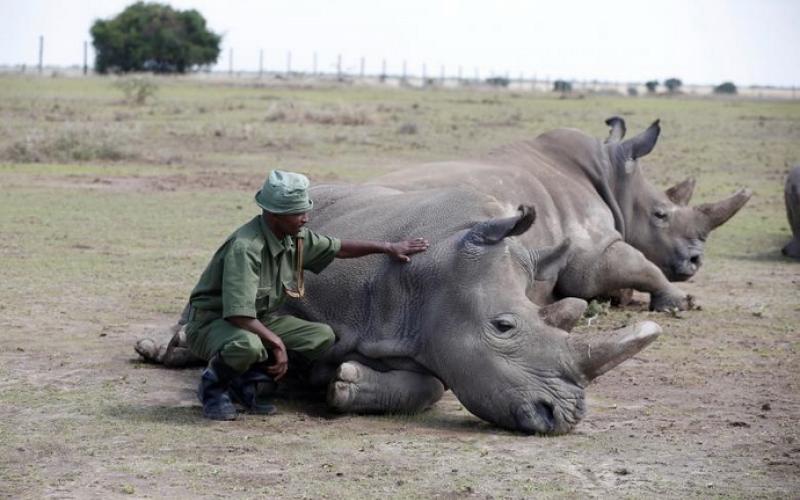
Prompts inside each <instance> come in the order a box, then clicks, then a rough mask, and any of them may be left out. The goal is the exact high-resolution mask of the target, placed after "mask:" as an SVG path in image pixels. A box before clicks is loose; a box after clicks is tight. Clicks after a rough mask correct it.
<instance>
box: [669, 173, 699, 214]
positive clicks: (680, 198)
mask: <svg viewBox="0 0 800 500" xmlns="http://www.w3.org/2000/svg"><path fill="white" fill-rule="evenodd" d="M694 185H695V180H694V177H689V178H687V179H685V180H683V181H681V182H679V183H677V184H675V185H674V186H672V187H671V188H669V189H667V191H666V193H667V198H669V199H670V201H671V202H672V203H674V204H676V205H680V206H682V207H685V206H686V205H688V204H689V200H691V199H692V195H693V194H694Z"/></svg>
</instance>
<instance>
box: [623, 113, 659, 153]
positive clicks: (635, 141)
mask: <svg viewBox="0 0 800 500" xmlns="http://www.w3.org/2000/svg"><path fill="white" fill-rule="evenodd" d="M659 121H660V120H656V121H654V122H653V124H652V125H650V126H649V127H647V130H645V131H644V132H642V133H641V134H639V135H637V136H636V137H631V138H630V139H628V140H627V141H624V142H622V143H621V144H620V145H621V146H622V148H623V150H624V151H625V158H626V159H629V160H636V159H638V158H641V157H642V156H645V155H647V154H649V153H650V151H652V150H653V148H654V147H655V145H656V141H657V140H658V134H660V133H661V126H660V125H659Z"/></svg>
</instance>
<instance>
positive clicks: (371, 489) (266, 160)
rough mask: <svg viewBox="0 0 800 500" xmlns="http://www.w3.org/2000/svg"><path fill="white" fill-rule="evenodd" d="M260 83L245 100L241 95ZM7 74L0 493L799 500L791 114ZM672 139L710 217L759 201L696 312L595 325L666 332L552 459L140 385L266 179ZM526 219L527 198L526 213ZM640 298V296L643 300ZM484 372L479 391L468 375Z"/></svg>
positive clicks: (482, 434) (189, 373) (313, 405)
mask: <svg viewBox="0 0 800 500" xmlns="http://www.w3.org/2000/svg"><path fill="white" fill-rule="evenodd" d="M250 83H252V84H250ZM158 85H159V89H158V92H157V95H156V98H155V99H153V100H150V101H148V102H147V103H146V104H143V105H134V104H132V103H129V102H126V101H125V100H124V99H123V97H122V93H121V92H120V91H119V89H118V88H116V87H114V86H113V85H112V80H109V79H100V78H90V79H63V78H40V79H36V78H22V77H13V76H5V77H2V78H0V257H1V258H2V261H1V263H0V283H2V286H0V335H1V338H2V343H1V344H0V496H7V497H13V498H19V497H24V498H41V497H60V498H76V497H81V498H82V497H99V498H112V497H124V496H134V497H215V496H241V497H256V496H268V497H292V498H297V497H312V498H314V497H331V498H350V497H362V498H369V497H383V496H389V497H401V498H402V497H461V496H466V497H471V496H475V497H481V498H484V497H494V498H506V497H511V498H521V497H555V498H561V497H567V498H571V497H586V496H597V497H618V496H619V497H631V498H641V497H651V496H655V497H703V498H705V497H734V498H735V497H742V498H751V497H795V496H796V495H797V494H798V491H800V428H799V427H798V417H799V416H800V392H799V390H800V372H799V370H798V369H799V368H800V362H798V355H799V354H800V300H798V297H799V296H800V294H798V292H799V291H800V263H796V262H790V261H789V260H787V259H785V258H783V257H782V256H781V255H780V252H779V249H780V247H781V246H782V245H783V244H784V243H785V242H786V241H788V239H789V235H790V233H789V229H788V224H787V221H786V216H785V212H784V208H783V195H782V192H783V191H782V185H783V179H784V174H785V172H786V171H787V170H788V167H789V166H791V165H793V164H796V163H800V103H798V102H791V101H748V100H744V99H699V98H688V97H686V98H681V97H673V98H647V97H639V98H623V97H617V96H591V95H590V96H586V97H585V98H575V97H573V98H569V99H558V96H555V95H545V94H533V93H513V92H507V91H490V90H468V89H465V90H435V89H432V90H430V89H429V90H413V89H383V88H354V87H347V86H334V85H330V86H321V85H316V86H314V85H307V86H301V85H294V86H293V85H289V84H285V83H284V84H281V85H266V86H265V85H256V84H255V83H254V82H247V81H243V80H242V81H238V82H228V83H225V82H202V81H199V80H193V79H162V80H158ZM615 114H616V115H621V116H624V117H625V118H626V120H627V122H628V127H629V133H631V134H632V133H636V132H637V131H639V130H642V129H643V128H644V127H646V126H647V125H649V123H650V122H651V121H652V120H654V119H655V118H661V120H662V126H663V133H662V136H661V139H660V141H659V144H658V146H657V147H656V149H655V151H654V152H653V153H652V154H651V155H650V156H649V157H648V158H647V159H646V161H645V162H644V163H645V165H646V168H647V172H648V175H649V177H650V178H651V179H652V180H653V181H655V182H656V183H657V184H658V185H661V186H663V187H667V186H668V185H671V184H672V183H674V182H676V181H679V180H682V179H683V178H684V177H686V176H689V175H693V176H695V177H696V178H697V179H698V188H697V193H696V195H695V200H694V202H695V203H698V202H703V201H711V200H715V199H718V198H721V197H723V196H725V195H727V194H729V193H731V192H733V191H734V190H735V189H736V188H738V187H741V186H748V187H750V188H752V189H753V190H754V192H755V194H754V196H753V198H752V199H751V201H750V202H749V204H748V205H747V206H746V207H745V208H744V209H743V210H742V211H741V212H740V213H739V214H738V215H737V216H736V217H734V218H733V219H732V220H731V221H730V222H729V223H728V224H726V225H725V226H723V227H722V228H720V229H719V230H717V231H716V232H715V233H714V234H713V235H712V236H711V238H710V240H709V242H708V246H707V249H708V251H707V255H706V264H705V267H704V268H703V269H702V270H701V271H700V273H699V274H698V275H697V276H696V278H695V279H693V280H692V281H691V282H689V283H685V284H682V287H683V288H684V289H685V290H686V291H688V292H689V293H692V294H693V295H695V296H696V297H697V298H698V302H699V304H700V305H701V306H702V309H701V310H697V311H691V312H687V313H681V314H678V315H669V314H655V313H649V312H647V311H646V308H645V307H644V306H643V305H634V306H631V307H627V308H625V309H611V310H608V309H607V308H606V307H603V306H600V307H595V308H594V309H596V310H597V311H599V313H600V314H599V315H598V316H597V317H596V318H594V320H592V321H589V320H588V319H587V320H584V321H583V323H582V324H581V326H580V327H579V329H578V330H579V331H581V332H583V333H584V334H591V332H594V331H598V330H600V329H607V328H612V327H617V326H620V325H622V324H626V323H629V322H631V321H638V320H643V319H651V320H655V321H657V322H658V323H660V324H661V325H662V327H663V329H664V334H663V335H662V336H661V337H660V338H659V339H658V340H657V341H656V343H655V344H654V345H652V346H651V347H649V348H648V349H646V350H645V351H643V352H642V353H641V354H639V355H638V356H636V357H635V358H633V359H632V360H629V361H627V362H626V363H624V364H623V365H621V366H620V367H619V368H617V369H615V370H613V371H611V372H610V373H608V374H606V375H605V376H603V377H601V378H600V379H599V380H598V381H596V382H595V383H594V384H593V385H592V386H591V387H590V388H589V390H588V396H589V411H588V415H587V417H586V419H585V420H584V421H583V422H582V423H580V424H579V425H578V427H577V428H576V430H575V431H574V432H572V433H571V434H569V435H566V436H560V437H554V438H543V437H536V436H532V437H529V436H522V435H517V434H513V433H510V432H506V431H503V430H499V429H496V428H494V427H492V426H490V425H488V424H486V423H484V422H482V421H480V420H478V419H477V418H475V417H473V416H472V415H470V414H469V413H468V412H467V411H465V410H464V408H462V407H461V406H460V405H459V403H458V401H457V400H456V399H455V398H454V397H453V396H452V395H450V394H448V395H446V396H445V398H444V400H443V401H441V402H440V403H439V404H438V405H436V407H435V408H434V409H432V410H431V411H429V412H426V413H424V414H422V415H418V416H412V417H408V416H354V415H344V416H340V415H334V414H330V413H329V412H327V410H326V409H325V406H324V404H322V403H320V402H318V401H315V400H305V399H300V400H287V401H279V402H278V403H279V406H280V410H281V411H280V414H279V415H277V416H274V417H269V418H266V417H253V416H247V417H245V418H243V419H241V420H239V421H237V422H234V423H217V422H210V421H207V420H204V419H203V418H202V417H201V415H200V408H199V406H198V403H197V401H196V398H195V394H194V390H195V387H196V383H197V380H198V374H199V370H197V369H188V370H167V369H163V368H159V367H156V366H153V365H146V364H143V363H141V362H140V361H139V360H138V358H137V356H136V354H135V353H134V351H133V348H132V346H133V343H134V341H135V340H136V339H137V338H139V337H141V336H144V335H154V334H155V335H163V334H161V333H160V332H161V331H163V329H164V328H165V327H166V326H168V325H169V324H171V323H172V322H174V320H175V319H176V317H177V315H178V313H179V312H180V309H181V307H182V306H183V304H184V301H185V299H186V296H187V294H188V292H189V290H190V289H191V287H192V286H193V285H194V283H195V280H196V279H197V277H198V276H199V274H200V272H201V271H202V268H203V267H204V266H205V264H206V262H207V260H208V259H209V257H210V256H211V254H212V252H213V251H214V250H215V249H216V248H217V246H218V244H219V243H220V242H221V241H222V239H223V238H224V237H225V236H226V235H227V234H228V233H229V232H230V231H231V230H232V229H233V228H235V227H237V226H238V225H239V224H240V223H242V222H244V221H246V220H247V219H248V218H249V217H251V216H252V215H253V214H254V213H255V212H256V211H255V206H254V205H253V203H252V195H253V193H254V191H255V190H257V189H258V187H259V186H260V183H261V182H262V181H263V178H264V176H265V174H266V173H267V171H268V170H269V169H271V168H274V167H283V168H287V169H293V170H298V171H302V172H305V173H307V174H308V175H309V176H310V177H311V178H312V180H313V181H315V182H322V181H327V180H342V181H354V182H358V181H362V180H365V179H369V178H373V177H376V176H378V175H380V174H381V173H385V172H388V171H391V170H394V169H397V168H401V167H402V166H404V165H409V164H413V163H418V162H422V161H428V160H435V159H452V158H457V157H464V156H470V155H474V154H478V153H482V152H484V151H486V150H488V149H490V148H491V147H493V146H496V145H500V144H503V143H506V142H511V141H514V140H518V139H523V138H530V137H533V136H535V135H537V134H538V133H540V132H543V131H546V130H549V129H551V128H555V127H561V126H568V127H576V128H580V129H583V130H585V131H587V132H589V133H591V134H592V135H595V136H602V137H604V136H605V135H606V133H607V129H606V127H605V125H604V124H603V120H604V119H605V118H606V117H608V116H611V115H615ZM532 201H534V202H535V200H532ZM639 298H642V297H639ZM476 376H480V374H476Z"/></svg>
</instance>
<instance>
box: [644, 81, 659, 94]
mask: <svg viewBox="0 0 800 500" xmlns="http://www.w3.org/2000/svg"><path fill="white" fill-rule="evenodd" d="M644 86H645V87H647V92H648V93H650V94H655V93H656V89H657V88H658V80H650V81H648V82H646V83H645V84H644Z"/></svg>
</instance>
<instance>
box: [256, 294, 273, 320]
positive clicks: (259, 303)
mask: <svg viewBox="0 0 800 500" xmlns="http://www.w3.org/2000/svg"><path fill="white" fill-rule="evenodd" d="M271 296H272V287H263V288H262V287H259V288H258V290H256V313H257V314H258V315H259V316H260V315H261V314H263V313H265V312H267V311H268V310H269V306H270V302H271V299H270V297H271Z"/></svg>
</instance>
